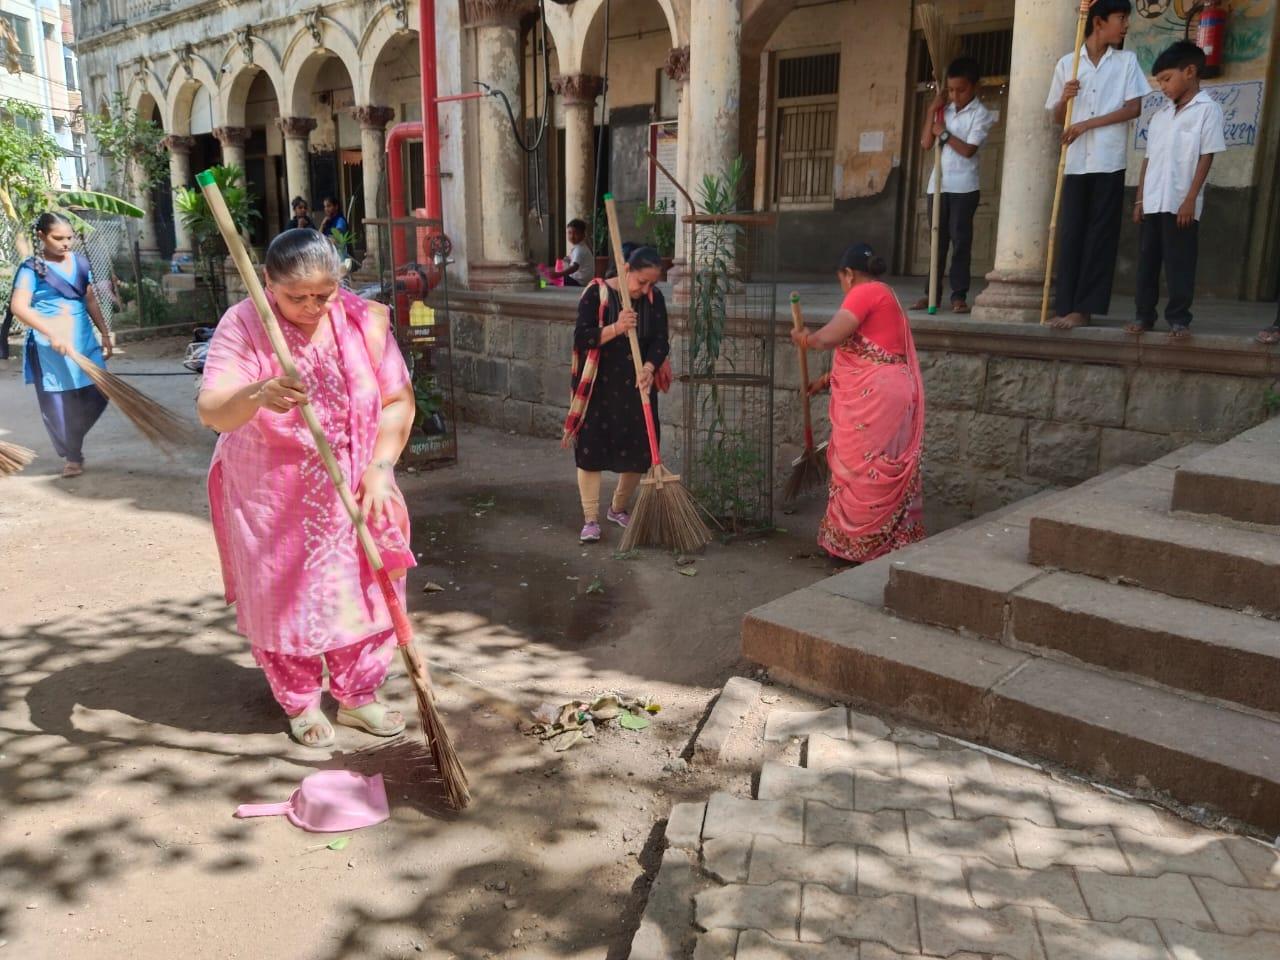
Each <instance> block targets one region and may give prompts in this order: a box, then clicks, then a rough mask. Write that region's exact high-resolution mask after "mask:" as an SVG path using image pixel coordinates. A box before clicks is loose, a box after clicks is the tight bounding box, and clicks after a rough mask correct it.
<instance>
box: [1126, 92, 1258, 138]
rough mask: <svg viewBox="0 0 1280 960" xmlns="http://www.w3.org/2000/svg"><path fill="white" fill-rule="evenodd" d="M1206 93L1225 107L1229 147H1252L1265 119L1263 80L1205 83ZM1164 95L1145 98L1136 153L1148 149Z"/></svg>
mask: <svg viewBox="0 0 1280 960" xmlns="http://www.w3.org/2000/svg"><path fill="white" fill-rule="evenodd" d="M1203 89H1204V91H1205V93H1207V94H1209V96H1211V97H1213V99H1214V100H1216V101H1217V102H1218V105H1219V106H1221V107H1222V113H1223V116H1224V117H1225V119H1226V125H1225V127H1224V128H1223V133H1224V134H1225V135H1226V139H1227V146H1228V147H1252V146H1253V145H1254V143H1255V142H1256V141H1257V139H1258V124H1259V122H1260V121H1261V118H1262V89H1263V83H1262V81H1261V80H1247V81H1245V82H1244V83H1219V84H1215V85H1213V86H1210V85H1209V84H1205V86H1204V88H1203ZM1164 100H1165V96H1164V94H1163V93H1159V92H1156V93H1151V94H1148V95H1147V96H1145V97H1143V98H1142V116H1141V117H1139V118H1138V125H1137V127H1136V128H1135V129H1134V131H1133V146H1134V149H1136V150H1145V149H1147V131H1148V130H1149V129H1150V127H1151V116H1152V114H1154V113H1155V112H1156V110H1158V109H1159V108H1160V105H1161V104H1162V103H1163V102H1164Z"/></svg>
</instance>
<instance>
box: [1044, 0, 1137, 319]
mask: <svg viewBox="0 0 1280 960" xmlns="http://www.w3.org/2000/svg"><path fill="white" fill-rule="evenodd" d="M1086 8H1087V11H1088V14H1087V15H1088V18H1089V21H1088V25H1087V27H1086V28H1085V37H1086V40H1085V43H1084V47H1083V48H1082V49H1081V51H1080V72H1079V78H1078V79H1077V80H1074V81H1073V80H1072V79H1071V66H1072V62H1073V61H1074V59H1075V53H1074V51H1073V52H1072V53H1068V54H1067V55H1066V56H1064V57H1063V58H1062V59H1061V60H1059V61H1058V65H1057V67H1056V68H1055V69H1054V72H1053V84H1052V86H1051V87H1050V89H1049V99H1048V100H1047V101H1046V102H1045V109H1047V110H1052V111H1053V117H1054V120H1055V121H1057V122H1058V123H1064V122H1065V121H1066V113H1067V103H1068V102H1069V101H1070V100H1071V99H1072V98H1075V102H1076V105H1075V109H1074V111H1073V114H1072V117H1071V126H1070V127H1068V128H1067V129H1065V130H1064V131H1063V132H1062V142H1063V143H1064V144H1068V145H1069V146H1068V148H1067V175H1066V178H1065V179H1064V181H1063V186H1062V207H1061V210H1060V213H1059V227H1058V246H1057V251H1058V255H1057V261H1058V262H1057V264H1056V271H1055V273H1056V275H1057V287H1056V289H1055V298H1054V303H1055V310H1054V313H1055V319H1054V320H1053V322H1052V325H1053V326H1054V327H1056V328H1057V329H1059V330H1071V329H1073V328H1074V327H1082V326H1085V325H1086V324H1088V323H1089V321H1090V320H1091V319H1092V318H1093V315H1094V314H1098V315H1105V314H1106V313H1107V311H1108V310H1109V309H1110V306H1111V284H1112V280H1113V279H1114V277H1115V265H1116V254H1117V253H1118V252H1119V250H1120V224H1121V216H1122V214H1123V212H1124V170H1125V165H1126V161H1127V157H1126V148H1127V147H1128V140H1129V137H1128V131H1129V121H1131V120H1134V119H1136V118H1137V117H1138V116H1139V114H1141V112H1142V98H1143V97H1144V96H1146V95H1147V94H1148V93H1150V92H1151V86H1150V84H1148V83H1147V80H1146V77H1144V76H1143V74H1142V67H1141V66H1140V65H1139V63H1138V58H1137V56H1136V55H1134V54H1133V53H1130V52H1128V51H1126V50H1120V49H1118V48H1119V46H1120V45H1121V44H1122V43H1124V38H1125V35H1126V34H1127V33H1128V32H1129V14H1130V13H1131V12H1132V9H1133V8H1132V6H1131V5H1130V3H1129V0H1094V2H1092V3H1090V2H1089V0H1084V2H1082V3H1081V11H1082V12H1084V11H1085V10H1086Z"/></svg>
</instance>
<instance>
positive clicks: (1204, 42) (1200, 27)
mask: <svg viewBox="0 0 1280 960" xmlns="http://www.w3.org/2000/svg"><path fill="white" fill-rule="evenodd" d="M1196 11H1199V13H1200V19H1199V22H1198V23H1197V26H1196V46H1198V47H1199V48H1200V49H1201V50H1203V51H1204V59H1205V68H1204V76H1205V77H1206V78H1210V79H1211V78H1213V77H1220V76H1222V54H1223V48H1224V47H1225V46H1226V40H1227V7H1226V4H1225V3H1224V2H1223V0H1204V2H1203V3H1198V4H1196V6H1195V7H1193V8H1192V11H1191V15H1190V16H1188V17H1187V33H1188V34H1190V32H1191V29H1190V28H1191V24H1192V23H1196V18H1195V13H1196Z"/></svg>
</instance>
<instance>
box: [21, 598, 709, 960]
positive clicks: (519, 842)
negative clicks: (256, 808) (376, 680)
mask: <svg viewBox="0 0 1280 960" xmlns="http://www.w3.org/2000/svg"><path fill="white" fill-rule="evenodd" d="M444 619H445V620H448V617H445V618H444ZM486 631H487V632H486ZM482 634H483V639H480V642H476V641H477V639H478V638H481V636H482ZM430 635H431V638H432V640H433V644H438V645H439V648H440V650H441V651H442V652H444V653H447V654H449V655H450V656H451V657H454V656H456V657H457V660H458V662H459V663H462V664H465V665H466V666H468V668H469V669H471V670H473V671H475V672H478V673H482V674H483V673H485V672H486V670H487V667H488V666H492V665H501V664H505V663H507V662H509V661H510V660H511V658H512V654H513V649H515V648H518V647H519V646H521V645H522V644H523V643H524V641H522V640H521V638H520V637H519V635H518V634H516V633H515V632H513V631H509V630H505V629H502V628H498V627H495V626H494V625H493V624H483V623H481V622H480V620H479V618H477V617H474V616H471V617H467V618H465V622H462V621H460V623H459V626H458V627H457V628H456V629H453V628H450V627H449V626H448V625H447V624H443V623H439V622H436V623H433V624H432V626H431V630H430ZM566 669H572V670H580V669H582V664H581V657H580V656H579V655H578V654H575V653H573V652H567V651H556V650H554V649H553V648H548V647H545V646H544V647H541V649H540V652H539V656H538V657H537V658H535V659H534V660H533V661H532V662H531V663H530V664H528V665H527V669H526V670H525V672H524V674H523V676H524V677H525V679H526V680H527V681H528V684H527V685H528V686H529V687H530V688H531V689H536V688H537V687H538V685H543V686H545V687H554V686H555V685H557V684H558V683H560V682H562V678H563V676H564V674H565V671H566ZM459 691H461V692H459ZM440 692H441V697H440V702H441V707H442V711H443V713H444V716H445V721H446V724H447V725H448V727H449V729H450V731H451V733H453V735H454V738H455V741H456V743H457V745H458V747H459V750H460V751H461V754H462V757H463V760H464V762H465V763H466V765H467V767H468V771H469V773H470V775H471V779H472V784H473V790H474V794H475V803H474V804H473V806H472V807H471V808H470V809H468V810H467V811H465V812H462V813H458V814H455V813H452V812H451V811H448V810H447V809H446V808H445V807H444V806H443V803H442V802H441V796H440V791H439V785H438V783H436V782H434V771H433V770H431V769H430V764H429V763H428V762H427V761H426V759H425V751H424V749H423V748H422V746H421V745H420V743H416V742H415V741H414V740H413V738H406V740H404V741H401V742H400V743H399V744H391V745H386V746H383V747H382V748H381V749H377V748H376V747H374V748H370V747H368V744H369V741H368V740H367V739H363V738H359V737H356V736H355V735H354V734H353V733H351V732H350V731H343V732H342V734H343V736H342V738H340V748H339V749H334V750H332V751H308V750H305V749H303V748H301V747H298V746H296V745H293V744H291V743H290V742H289V741H288V739H287V737H286V735H285V734H284V733H283V728H284V724H283V721H282V718H281V716H280V714H279V712H278V708H277V707H276V706H275V704H274V702H273V701H272V700H271V698H270V695H269V693H268V691H267V687H266V684H265V681H264V680H263V678H262V677H261V675H260V673H259V672H258V671H257V669H256V668H255V667H253V666H252V664H251V661H250V659H249V655H248V653H247V652H246V650H245V645H244V641H243V639H242V638H240V637H238V636H236V635H234V634H233V633H232V618H231V616H230V615H229V614H228V613H227V611H226V610H225V608H224V607H223V605H222V602H221V598H219V597H217V596H215V595H207V596H204V597H200V598H198V599H193V600H188V601H185V602H173V601H157V602H154V603H150V604H141V605H138V606H135V607H131V608H127V609H124V610H118V611H110V612H104V613H100V614H88V613H85V614H77V615H75V616H66V617H60V618H57V619H54V620H52V621H48V622H42V623H31V624H26V625H22V626H17V627H14V628H11V629H7V630H4V631H0V795H2V796H3V797H4V798H5V806H6V807H8V809H9V810H10V811H11V812H13V813H16V814H17V815H18V817H19V818H21V820H22V822H24V823H26V824H27V832H26V833H25V834H17V833H14V832H13V831H7V836H8V840H7V841H6V843H5V850H4V852H3V854H0V884H3V886H4V887H6V888H7V889H11V890H21V891H23V896H24V897H29V898H30V899H31V900H33V901H36V900H46V899H47V900H49V901H52V902H55V903H61V904H66V905H67V906H68V907H74V909H75V910H76V911H92V910H93V909H94V904H95V903H96V902H98V901H99V900H101V897H102V890H103V887H104V886H110V887H112V888H117V889H119V890H132V891H134V893H135V896H140V897H142V898H143V900H145V898H146V894H145V893H143V892H142V891H144V890H149V889H155V888H156V886H157V885H159V886H160V887H164V886H166V885H171V884H172V885H178V884H181V883H191V882H196V883H198V884H201V885H203V884H206V883H209V882H211V878H214V877H218V876H227V875H230V876H234V877H236V878H237V879H236V882H237V883H238V884H242V885H244V886H245V888H246V889H249V890H261V891H262V894H261V895H262V896H270V894H269V893H268V892H267V891H268V890H271V889H275V888H276V887H278V886H279V884H281V883H296V882H301V881H306V882H312V881H314V882H316V883H319V884H320V886H318V887H317V888H316V891H315V893H314V896H315V897H316V898H318V901H317V902H318V904H319V905H320V906H321V908H322V909H323V910H324V911H325V912H327V914H328V915H331V916H332V917H334V918H335V924H334V925H331V926H328V928H327V930H328V933H327V935H328V936H330V937H331V939H327V940H325V941H323V943H319V942H317V943H316V944H313V946H314V948H315V951H314V952H313V953H312V954H310V955H309V960H339V958H347V957H352V956H402V955H403V956H414V955H423V954H425V955H426V956H429V957H430V956H440V957H443V956H446V955H452V956H456V957H483V956H495V957H509V956H510V957H515V956H520V955H522V952H524V951H532V952H531V953H528V954H527V955H530V956H533V955H536V956H542V957H560V956H563V957H569V956H575V955H578V954H579V953H580V952H581V951H582V950H584V949H587V948H590V947H592V945H599V946H606V945H607V946H608V947H609V949H610V956H613V957H621V956H625V953H626V944H627V943H629V940H630V931H631V930H633V929H634V925H635V922H636V918H637V917H638V914H639V910H640V908H641V906H642V904H643V887H644V885H643V883H635V884H633V880H634V878H635V877H636V876H637V875H640V874H642V873H643V868H644V861H643V860H641V861H637V859H636V855H637V854H639V853H641V851H642V848H643V844H644V839H643V836H641V837H639V838H638V839H637V838H633V841H634V842H631V843H627V842H625V836H623V835H621V834H620V832H619V825H620V823H622V822H623V821H622V820H620V819H619V818H618V816H617V810H618V808H619V806H620V792H621V791H626V792H625V793H624V794H623V795H622V800H623V802H625V804H627V805H634V802H635V801H636V800H637V799H640V798H643V799H644V801H645V802H652V801H651V799H650V798H651V797H652V796H653V795H654V794H655V793H659V792H661V791H663V789H664V788H666V789H670V790H671V793H672V797H671V799H672V800H675V799H681V798H682V797H680V796H679V794H678V793H677V790H676V789H673V784H672V783H671V782H670V781H668V780H665V779H663V778H662V775H661V773H660V772H659V770H658V769H657V767H656V765H655V766H654V767H652V768H647V769H643V770H634V771H632V770H626V769H622V768H619V767H616V766H614V767H610V766H609V763H610V762H611V758H612V757H613V756H614V755H615V754H618V753H619V751H620V749H621V747H622V745H623V744H624V742H630V740H633V739H635V738H636V737H638V735H634V734H632V735H627V736H625V737H624V736H623V735H622V734H621V733H617V734H603V735H601V737H600V738H599V739H598V740H597V742H596V743H595V745H594V746H593V747H592V748H591V752H587V753H584V752H581V751H579V752H578V753H576V754H575V756H573V757H570V758H566V757H565V756H564V755H557V754H553V753H551V751H550V750H549V749H548V748H545V747H543V746H542V745H541V744H539V743H538V742H537V741H534V740H531V739H528V738H525V737H521V736H519V735H518V734H517V733H515V732H514V731H513V730H512V725H511V723H510V722H509V718H508V717H504V716H502V715H500V714H498V713H496V712H495V703H496V702H497V700H503V701H505V702H506V703H507V704H508V705H511V704H514V703H516V700H515V699H513V698H512V697H511V696H509V695H507V694H497V693H494V692H493V691H492V690H489V691H480V692H479V693H476V692H474V691H473V692H472V693H468V692H467V690H466V685H465V684H463V685H460V686H458V685H451V686H448V687H446V688H442V689H441V691H440ZM386 693H387V696H388V699H389V700H390V701H391V702H392V703H393V704H394V705H395V706H397V707H399V708H401V709H404V710H406V711H407V712H409V713H410V715H411V716H412V711H413V706H412V699H411V695H410V692H409V690H408V685H407V684H406V683H405V682H404V679H403V678H402V677H399V678H396V679H393V680H391V681H390V682H389V684H388V687H387V689H386ZM518 696H519V694H516V697H518ZM495 698H497V699H495ZM516 709H519V707H516ZM412 725H413V727H414V729H416V718H414V719H413V720H412ZM651 735H652V736H655V737H661V738H665V739H667V740H669V741H670V743H671V744H672V752H678V746H680V745H682V731H681V730H679V729H676V728H672V729H669V730H668V729H658V728H655V731H654V732H653V733H652V734H651ZM350 747H354V749H349V748H350ZM322 768H350V769H356V770H359V771H361V772H365V773H372V772H383V773H384V775H385V777H386V781H387V786H388V794H389V798H390V800H391V804H392V819H391V821H390V822H388V823H386V824H382V825H379V826H377V827H373V828H370V829H368V830H365V831H361V832H360V833H359V835H358V836H357V838H356V843H357V844H358V845H359V849H360V851H361V855H362V856H363V857H364V858H367V859H369V860H370V861H372V862H374V863H377V864H378V867H377V874H376V876H375V878H374V879H371V880H370V879H367V878H366V880H365V881H362V883H361V884H360V885H359V886H357V887H353V886H351V885H350V883H344V882H341V879H340V878H339V877H338V875H336V874H334V873H333V869H334V866H335V860H336V859H337V857H336V856H334V855H330V859H327V860H326V859H324V858H323V857H319V858H314V857H309V856H308V855H307V854H308V853H309V851H311V850H313V849H316V848H317V846H319V847H320V848H321V853H322V854H323V853H325V851H324V850H323V844H324V841H325V840H326V838H324V837H318V838H314V840H315V841H316V842H314V843H313V842H312V838H308V837H305V836H304V835H301V834H298V835H294V832H293V831H292V828H288V829H284V830H282V829H280V827H279V826H275V827H273V826H271V825H269V824H266V823H264V822H262V821H245V822H238V821H233V820H230V819H229V817H230V813H231V811H232V810H233V809H234V808H235V806H236V805H237V804H239V803H242V802H251V801H261V800H282V799H285V798H286V797H288V796H289V794H290V792H291V791H292V790H293V789H294V788H295V787H296V785H297V783H298V781H299V780H300V779H301V778H302V777H303V776H305V775H306V774H307V773H308V772H311V771H312V770H315V769H322ZM628 773H634V774H635V776H633V777H628ZM689 790H690V791H696V786H694V785H692V784H690V785H689ZM661 802H662V804H663V806H664V808H665V802H666V801H665V800H664V801H661ZM656 806H657V804H656V803H655V808H656ZM648 833H649V829H648V827H647V826H646V827H645V829H644V831H643V834H648ZM596 834H598V836H597V835H596ZM282 845H283V846H282ZM273 852H274V856H273ZM317 871H318V872H317ZM620 873H621V875H622V877H623V879H622V880H621V881H620V880H619V874H620ZM192 878H206V879H195V880H193V879H192ZM326 884H327V885H326ZM499 885H501V889H500V886H499ZM415 891H416V892H415ZM512 900H514V901H516V902H517V905H516V906H514V907H512V908H508V907H507V902H508V901H512ZM139 902H141V901H139ZM40 919H41V917H40V913H39V912H36V913H29V912H27V911H16V912H13V911H0V937H5V938H8V939H10V941H11V943H13V944H14V945H15V946H18V945H19V944H20V943H21V942H22V940H21V939H19V938H21V937H23V936H24V935H26V934H29V933H30V932H31V931H32V930H33V929H36V928H37V926H36V925H38V923H39V921H40ZM280 922H282V923H284V924H285V926H287V924H288V923H289V922H290V921H287V920H285V921H280ZM299 922H301V921H299ZM517 931H520V932H517ZM274 932H275V927H274V926H273V928H272V929H270V930H254V929H247V928H246V930H245V931H244V936H243V943H244V944H246V945H247V944H248V943H250V942H258V940H260V939H261V940H263V942H268V941H270V940H271V937H272V935H273V933H274ZM282 935H283V934H282ZM414 943H418V944H419V945H421V946H423V947H424V949H423V951H422V953H419V952H418V951H416V950H414V949H413V944H414ZM263 949H266V947H264V948H263Z"/></svg>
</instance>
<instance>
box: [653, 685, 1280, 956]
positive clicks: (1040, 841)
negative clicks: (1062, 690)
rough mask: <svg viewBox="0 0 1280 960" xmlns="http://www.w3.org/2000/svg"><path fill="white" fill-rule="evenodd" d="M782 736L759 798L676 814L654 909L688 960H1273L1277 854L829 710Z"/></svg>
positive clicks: (1279, 900)
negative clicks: (793, 740)
mask: <svg viewBox="0 0 1280 960" xmlns="http://www.w3.org/2000/svg"><path fill="white" fill-rule="evenodd" d="M791 736H799V737H803V738H806V740H807V744H806V746H805V749H804V750H803V751H802V759H803V764H804V765H803V766H795V765H791V764H787V763H780V762H776V761H769V762H766V763H765V765H764V767H763V769H762V770H761V771H760V776H759V781H758V787H757V789H756V796H755V798H754V799H746V798H742V797H735V796H731V795H728V794H722V793H721V794H715V795H713V796H712V797H711V798H710V799H709V800H708V802H707V803H706V804H682V805H680V806H678V807H677V808H676V809H675V810H673V812H672V816H671V819H670V823H669V826H668V830H667V838H668V843H669V847H670V848H669V849H668V851H667V853H666V855H665V858H664V861H663V867H662V869H661V871H660V872H659V877H658V880H657V882H656V884H655V888H654V891H653V894H652V897H654V898H657V899H658V901H659V902H665V903H666V904H667V905H668V907H669V908H670V909H669V911H668V920H670V919H671V918H675V919H676V920H677V921H679V919H680V918H681V916H682V912H683V917H684V921H683V922H684V923H686V924H688V923H690V922H692V923H693V924H694V928H695V933H696V947H695V949H694V952H693V957H694V958H695V960H722V958H736V960H834V958H853V960H896V958H902V957H950V958H953V960H957V958H962V960H985V958H991V957H994V958H1013V960H1276V958H1280V854H1278V853H1277V851H1276V850H1275V849H1274V848H1273V847H1269V846H1267V845H1264V844H1260V843H1256V842H1254V841H1251V840H1248V839H1245V838H1242V837H1236V836H1231V835H1227V834H1223V833H1217V832H1214V831H1210V830H1205V829H1201V828H1198V827H1195V826H1193V825H1191V824H1189V823H1187V822H1185V821H1182V820H1179V819H1177V818H1175V817H1172V816H1170V815H1168V814H1166V813H1164V812H1163V811H1158V810H1156V809H1154V808H1151V807H1148V806H1146V805H1145V804H1142V803H1138V802H1134V801H1129V800H1124V799H1120V798H1116V797H1113V796H1111V795H1108V794H1105V793H1102V792H1100V791H1097V790H1094V789H1092V788H1090V787H1089V786H1087V785H1078V784H1075V783H1070V782H1067V781H1064V780H1061V779H1058V778H1055V777H1052V776H1050V775H1049V774H1047V773H1044V772H1041V771H1039V770H1034V769H1029V768H1025V767H1022V766H1019V765H1016V764H1013V763H1008V762H1005V761H1003V760H999V759H996V758H993V757H990V756H988V755H987V754H984V753H981V752H979V751H976V750H971V749H967V748H962V747H959V746H957V745H955V744H952V743H950V742H948V741H945V740H942V741H939V740H937V739H935V738H933V737H930V736H928V735H922V734H919V733H911V732H907V731H894V730H891V729H890V728H889V727H887V726H885V725H884V724H883V723H881V722H880V721H879V720H876V719H874V718H871V717H867V716H864V715H861V714H857V713H850V712H848V711H845V710H843V709H841V708H833V709H831V710H825V711H821V712H814V713H803V714H797V713H781V712H778V711H775V712H774V713H773V714H771V715H770V717H769V720H768V725H767V727H766V739H769V740H779V739H786V738H788V737H791ZM639 939H640V938H638V942H639ZM677 939H679V940H682V941H683V947H680V948H677V946H676V943H677ZM655 942H656V941H655ZM666 943H667V944H668V946H666V947H659V948H658V949H659V950H662V951H664V954H665V955H666V956H668V957H673V956H679V955H680V953H679V950H680V949H685V948H687V947H688V946H690V945H692V944H693V943H694V941H693V939H692V937H690V936H689V935H688V927H686V928H685V935H684V936H681V937H676V936H671V937H668V938H667V939H666ZM644 955H645V951H644V950H643V949H637V950H635V951H633V953H632V957H633V960H641V958H642V957H643V956H644Z"/></svg>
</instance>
